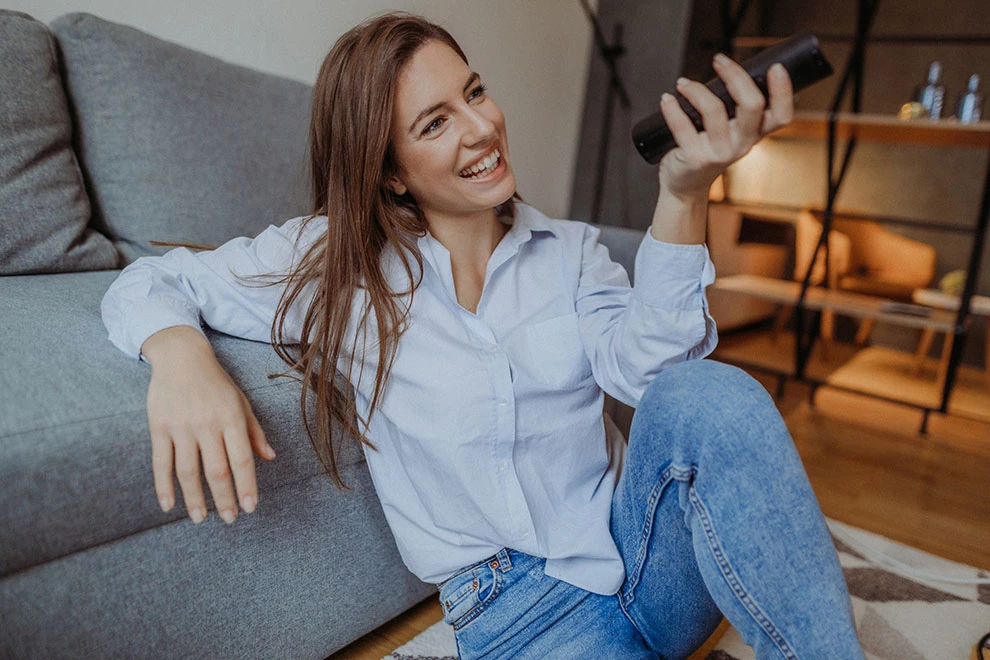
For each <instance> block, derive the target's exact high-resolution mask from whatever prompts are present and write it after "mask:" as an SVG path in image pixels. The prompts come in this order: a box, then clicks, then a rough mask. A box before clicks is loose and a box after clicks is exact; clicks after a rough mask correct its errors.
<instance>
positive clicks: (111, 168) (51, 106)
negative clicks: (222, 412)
mask: <svg viewBox="0 0 990 660" xmlns="http://www.w3.org/2000/svg"><path fill="white" fill-rule="evenodd" d="M0 44H2V46H0V144H2V145H3V148H2V149H0V318H2V325H0V333H2V340H0V360H2V362H0V364H2V368H0V622H2V623H0V657H3V658H69V657H72V658H238V659H241V658H324V657H326V656H328V655H330V654H331V653H332V652H334V651H335V650H337V649H339V648H340V647H342V646H344V645H346V644H347V643H349V642H351V641H352V640H354V639H356V638H358V637H360V636H361V635H363V634H365V633H366V632H368V631H370V630H372V629H374V628H376V627H377V626H379V625H381V624H382V623H384V622H385V621H387V620H389V619H390V618H392V617H394V616H396V615H397V614H399V613H401V612H402V611H404V610H406V609H407V608H409V607H410V606H412V605H413V604H415V603H417V602H419V601H421V600H423V599H424V598H427V597H429V596H430V595H431V594H433V593H434V592H435V589H434V587H433V586H431V585H427V584H423V583H422V582H420V581H419V580H417V579H416V578H415V577H414V576H413V575H412V574H410V573H409V572H408V571H407V570H406V568H405V567H404V566H403V564H402V561H401V560H400V558H399V556H398V553H397V551H396V548H395V544H394V541H393V539H392V536H391V534H390V532H389V530H388V528H387V526H386V524H385V520H384V517H383V515H382V512H381V509H380V506H379V504H378V501H377V499H376V497H375V494H374V492H373V488H372V485H371V481H370V478H369V476H368V472H367V469H366V467H365V465H364V463H363V460H361V459H360V457H359V456H355V457H354V459H353V460H352V461H351V463H350V464H349V465H348V466H347V467H346V468H345V471H344V477H345V480H346V481H347V482H348V483H349V485H350V486H352V490H350V491H345V492H338V491H337V490H336V489H335V488H334V486H333V485H332V483H331V481H330V479H329V478H328V477H327V476H326V475H325V474H324V473H323V472H322V471H321V468H320V466H319V463H318V461H317V460H316V457H315V454H314V452H313V450H312V448H311V446H310V444H309V441H308V439H307V436H306V433H305V430H304V429H303V426H302V424H301V421H300V419H299V414H298V389H297V386H296V385H295V384H294V383H292V382H291V381H289V380H288V379H284V378H282V379H271V378H269V377H268V376H269V374H273V373H276V372H279V371H281V370H282V369H283V365H282V363H281V362H280V360H279V359H278V358H277V356H276V355H275V354H274V352H273V351H272V350H271V348H270V347H269V346H267V345H265V344H259V343H253V342H248V341H244V340H240V339H236V338H233V337H228V336H224V335H220V334H217V333H211V334H210V337H211V341H212V342H213V345H214V347H215V349H216V352H217V354H218V356H219V358H220V360H221V362H222V363H223V364H224V366H225V367H226V368H227V369H228V370H229V371H230V373H231V375H232V376H233V378H234V380H235V381H236V382H237V383H238V384H239V385H240V386H241V387H242V388H243V389H244V390H245V392H246V393H247V396H248V398H249V399H250V401H251V404H252V406H253V407H254V410H255V411H256V413H257V415H258V417H259V419H260V421H261V423H262V426H263V427H264V429H265V431H266V433H267V435H268V438H269V441H270V442H271V444H272V445H273V446H274V447H275V450H276V452H277V453H278V458H277V459H276V460H275V461H274V462H272V463H270V464H269V463H266V462H263V461H259V467H258V480H259V490H260V499H261V502H260V504H259V507H258V509H257V511H256V512H255V513H253V514H250V515H245V514H242V515H241V516H240V518H239V519H238V520H237V522H236V523H235V524H234V525H232V526H227V525H225V524H224V523H223V522H222V521H221V520H220V519H219V518H218V516H217V515H216V514H215V512H211V515H210V517H209V518H208V519H207V521H206V522H204V523H203V524H202V525H199V526H196V525H193V523H192V522H190V521H189V519H188V518H187V516H186V512H185V509H184V508H183V507H182V506H181V504H180V505H179V506H177V507H176V508H174V509H173V510H172V511H171V512H169V513H167V514H166V513H162V512H161V510H160V509H159V508H158V504H157V502H156V499H155V494H154V491H153V488H152V478H151V469H150V457H149V454H150V452H149V442H148V427H147V419H146V415H145V396H146V392H147V386H148V379H149V375H150V371H149V369H148V367H147V365H145V364H143V363H139V362H135V361H132V360H130V359H128V358H127V357H125V356H124V355H123V354H121V353H120V352H118V351H117V349H116V348H114V347H113V346H112V345H111V344H110V342H109V341H108V340H107V338H106V331H105V329H104V328H103V324H102V322H101V319H100V315H99V304H100V300H101V298H102V296H103V294H104V292H105V291H106V289H107V287H108V286H109V284H110V283H111V281H113V279H114V277H116V274H117V272H118V270H117V269H119V268H121V267H123V266H124V265H125V264H126V263H128V262H130V261H131V260H133V259H134V258H136V257H139V256H142V255H149V254H156V253H159V252H161V251H162V249H161V248H155V247H152V246H151V245H150V244H149V241H151V240H161V241H181V242H193V243H201V244H211V245H215V244H219V243H221V242H223V241H225V240H227V239H229V238H232V237H234V236H238V235H253V234H256V233H258V232H259V231H261V230H262V229H263V228H264V227H266V226H267V225H268V224H271V223H278V222H281V221H283V220H285V219H287V218H289V217H292V216H294V215H299V214H302V213H304V212H306V211H308V201H307V195H306V192H305V191H306V178H305V177H306V173H305V169H304V166H303V163H305V148H306V147H305V142H306V131H307V127H308V112H309V107H308V106H309V96H310V89H309V88H308V87H307V86H305V85H302V84H299V83H296V82H292V81H288V80H283V79H279V78H276V77H273V76H269V75H264V74H261V73H258V72H255V71H250V70H247V69H244V68H241V67H237V66H234V65H231V64H228V63H225V62H221V61H219V60H216V59H213V58H210V57H207V56H205V55H202V54H199V53H195V52H192V51H189V50H187V49H184V48H181V47H179V46H176V45H174V44H169V43H166V42H163V41H161V40H158V39H155V38H153V37H151V36H149V35H146V34H143V33H141V32H139V31H137V30H134V29H132V28H128V27H125V26H121V25H116V24H113V23H109V22H106V21H103V20H101V19H98V18H96V17H93V16H89V15H85V14H73V15H69V16H65V17H62V18H60V19H57V20H56V21H54V22H53V23H52V24H51V25H50V26H45V25H44V24H42V23H39V22H37V21H34V20H32V19H31V18H30V17H28V16H26V15H24V14H19V13H15V12H9V11H2V10H0ZM639 236H640V234H639V233H638V232H631V231H628V230H606V233H605V237H606V241H607V242H609V243H610V244H611V246H612V248H613V256H615V257H617V258H618V259H620V260H622V261H624V262H625V263H626V264H629V263H631V260H632V256H633V253H634V251H635V248H636V245H637V243H638V241H639ZM211 508H212V505H211Z"/></svg>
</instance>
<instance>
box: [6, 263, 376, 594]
mask: <svg viewBox="0 0 990 660" xmlns="http://www.w3.org/2000/svg"><path fill="white" fill-rule="evenodd" d="M116 275H117V271H99V272H90V273H71V274H61V275H28V276H15V277H0V317H2V318H3V319H4V323H3V325H2V327H0V347H2V348H0V391H2V392H3V393H4V394H3V396H0V483H2V484H3V488H2V489H0V530H2V531H0V537H2V538H0V575H5V574H8V573H10V572H13V571H18V570H23V569H25V568H27V567H30V566H33V565H35V564H39V563H42V562H45V561H48V560H51V559H53V558H56V557H60V556H63V555H66V554H69V553H72V552H76V551H79V550H82V549H85V548H88V547H91V546H93V545H97V544H101V543H105V542H109V541H111V540H113V539H117V538H121V537H124V536H128V535H130V534H134V533H137V532H139V531H142V530H146V529H150V528H153V527H156V526H159V525H162V524H166V523H168V522H170V521H175V520H177V519H179V518H182V517H183V516H185V515H186V513H185V509H184V507H183V506H182V505H181V504H179V505H178V506H176V507H175V508H173V509H172V511H170V512H169V513H162V511H161V509H160V508H159V507H158V503H157V499H156V497H155V492H154V486H153V480H152V474H151V457H150V444H149V435H148V421H147V413H146V406H145V403H146V402H145V397H146V395H147V389H148V382H149V379H150V375H151V370H150V367H149V366H148V365H147V364H146V363H143V362H137V361H135V360H131V359H129V358H127V357H126V356H124V355H123V354H122V353H120V352H119V351H118V350H117V349H116V348H115V347H114V346H113V345H112V344H111V343H110V342H109V340H108V339H107V337H106V330H105V329H104V327H103V323H102V320H101V319H100V314H99V303H100V300H101V299H102V297H103V294H104V292H105V291H106V289H107V287H108V286H109V285H110V283H111V282H112V281H113V279H114V278H115V277H116ZM209 336H210V339H211V341H212V343H213V346H214V349H215V351H216V353H217V356H218V358H219V359H220V361H221V363H222V364H223V365H224V366H225V368H226V369H227V370H228V372H229V373H230V374H231V376H232V378H233V379H234V381H235V382H236V383H237V384H238V386H239V387H241V388H242V389H243V390H244V391H245V393H246V394H247V397H248V399H249V400H250V402H251V405H252V407H253V409H254V411H255V414H256V415H257V416H258V419H259V421H260V422H261V425H262V427H263V428H264V430H265V433H266V435H267V437H268V440H269V442H270V443H271V444H272V446H273V447H274V448H275V451H276V453H277V454H278V456H277V458H276V459H275V460H274V461H272V462H267V461H263V460H261V459H258V460H257V461H256V465H257V466H258V488H259V498H260V503H259V506H258V510H257V511H256V512H255V513H254V514H251V515H255V516H259V515H265V514H264V511H265V504H264V503H265V495H266V493H268V492H271V491H273V490H275V489H278V488H280V487H282V486H284V485H286V484H290V483H295V482H298V481H299V480H302V479H308V478H312V477H313V476H314V475H318V474H320V473H321V471H322V467H321V466H320V464H319V461H318V460H317V458H316V454H315V452H314V451H313V448H312V446H311V444H310V442H309V439H308V436H307V434H306V430H305V428H304V427H303V425H302V421H301V416H300V411H299V385H298V383H296V382H295V381H293V380H291V379H289V378H275V379H271V378H269V374H275V373H281V372H282V371H284V368H285V367H284V365H283V363H282V361H281V360H280V359H279V358H278V356H277V355H276V354H275V352H274V351H273V350H272V348H271V346H269V345H267V344H263V343H257V342H248V341H245V340H242V339H236V338H233V337H229V336H226V335H221V334H219V333H212V332H211V333H209ZM342 464H343V466H344V471H343V473H342V476H343V477H344V480H345V482H347V483H350V482H351V481H352V480H353V478H354V475H356V474H360V473H361V472H363V471H366V469H367V467H366V466H365V465H364V461H363V456H362V454H361V453H360V450H359V449H357V448H356V447H355V448H353V449H352V450H351V451H350V452H346V453H345V454H344V456H343V461H342ZM326 478H327V479H329V477H326ZM176 489H177V490H176V492H177V493H178V492H179V491H178V487H177V486H176ZM206 490H207V492H208V489H206ZM209 505H210V507H211V510H212V503H211V502H210V503H209ZM211 515H214V516H215V513H212V512H211Z"/></svg>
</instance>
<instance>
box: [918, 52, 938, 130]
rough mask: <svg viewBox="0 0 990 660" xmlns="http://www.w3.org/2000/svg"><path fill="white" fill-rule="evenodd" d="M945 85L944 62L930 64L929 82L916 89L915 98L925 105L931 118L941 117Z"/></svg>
mask: <svg viewBox="0 0 990 660" xmlns="http://www.w3.org/2000/svg"><path fill="white" fill-rule="evenodd" d="M944 99H945V87H944V86H943V85H942V63H941V62H932V63H931V64H930V65H929V66H928V82H927V83H926V84H925V85H922V86H920V87H918V88H917V89H915V91H914V100H915V101H917V102H918V103H920V104H921V105H923V106H924V107H925V110H926V112H927V115H928V118H929V119H941V117H942V105H943V101H944Z"/></svg>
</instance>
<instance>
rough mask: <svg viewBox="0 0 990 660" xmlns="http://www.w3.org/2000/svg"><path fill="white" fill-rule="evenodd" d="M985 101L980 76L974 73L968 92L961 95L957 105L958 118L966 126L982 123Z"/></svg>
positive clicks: (967, 88) (970, 79)
mask: <svg viewBox="0 0 990 660" xmlns="http://www.w3.org/2000/svg"><path fill="white" fill-rule="evenodd" d="M985 101H986V94H984V93H983V90H981V89H980V76H979V75H977V74H975V73H974V74H973V75H971V76H970V77H969V85H968V86H967V87H966V91H965V92H963V93H962V94H960V95H959V101H958V102H957V103H956V118H957V119H959V121H961V122H962V123H964V124H970V123H973V122H977V121H980V117H981V116H982V115H983V104H984V102H985Z"/></svg>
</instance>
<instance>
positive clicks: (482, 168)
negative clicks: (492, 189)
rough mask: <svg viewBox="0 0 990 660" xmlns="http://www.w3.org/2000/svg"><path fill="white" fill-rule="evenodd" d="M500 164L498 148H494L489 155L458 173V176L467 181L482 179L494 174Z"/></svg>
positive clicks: (500, 158)
mask: <svg viewBox="0 0 990 660" xmlns="http://www.w3.org/2000/svg"><path fill="white" fill-rule="evenodd" d="M501 162H502V154H501V152H499V150H498V147H496V148H495V149H494V150H493V151H492V152H491V153H490V154H488V155H487V156H485V157H484V158H482V159H481V160H479V161H478V162H477V163H475V164H474V165H472V166H471V167H467V168H464V169H463V170H461V171H460V172H458V176H460V177H461V178H462V179H468V180H477V179H484V178H485V177H486V176H488V175H489V174H491V173H492V172H494V171H495V169H496V168H497V167H498V166H499V163H501Z"/></svg>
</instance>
